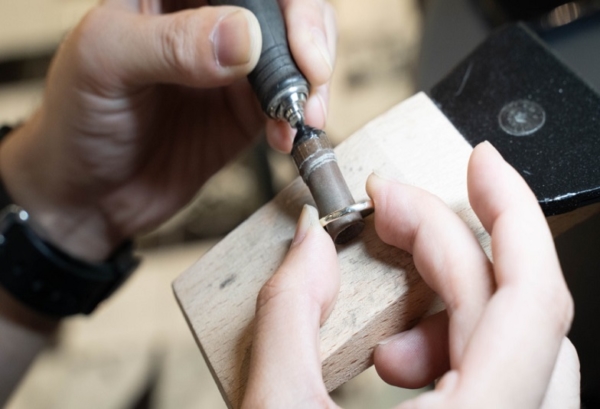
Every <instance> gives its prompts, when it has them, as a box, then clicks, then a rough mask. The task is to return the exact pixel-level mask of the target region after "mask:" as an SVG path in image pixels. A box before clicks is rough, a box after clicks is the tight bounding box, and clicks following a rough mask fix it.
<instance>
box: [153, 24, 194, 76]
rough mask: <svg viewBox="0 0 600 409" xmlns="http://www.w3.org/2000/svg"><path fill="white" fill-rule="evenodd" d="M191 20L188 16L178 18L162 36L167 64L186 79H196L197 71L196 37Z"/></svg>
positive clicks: (161, 41) (163, 51)
mask: <svg viewBox="0 0 600 409" xmlns="http://www.w3.org/2000/svg"><path fill="white" fill-rule="evenodd" d="M190 18H193V17H191V16H190V15H188V14H184V15H181V16H178V17H177V18H175V19H173V20H172V21H170V22H169V25H168V27H167V28H166V29H165V30H162V31H161V34H160V35H161V39H160V43H161V45H162V53H163V57H164V59H165V61H166V63H167V64H168V65H169V66H171V67H172V68H173V69H174V70H175V71H176V72H177V73H179V74H180V75H182V76H184V77H185V78H191V77H194V74H195V71H196V70H195V68H196V52H195V51H196V35H195V32H194V31H195V30H194V29H193V28H192V27H194V24H190V21H189V20H190Z"/></svg>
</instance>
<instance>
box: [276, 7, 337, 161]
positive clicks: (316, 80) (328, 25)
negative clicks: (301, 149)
mask: <svg viewBox="0 0 600 409" xmlns="http://www.w3.org/2000/svg"><path fill="white" fill-rule="evenodd" d="M281 4H282V7H283V8H284V11H285V14H286V16H287V15H289V16H290V17H289V19H288V22H287V23H288V24H287V25H288V37H289V39H290V47H291V48H292V54H293V55H294V59H295V60H296V62H297V64H298V65H299V68H300V69H301V71H302V72H303V73H304V75H306V77H307V79H308V80H309V82H310V83H311V84H312V87H311V88H312V89H311V94H310V96H309V98H308V101H307V102H306V106H305V108H304V114H305V115H304V116H305V121H306V123H307V124H308V125H310V126H313V127H315V128H319V129H323V128H325V124H326V120H327V112H328V104H329V83H326V82H327V81H328V80H329V78H330V77H331V72H330V70H331V67H329V64H328V63H327V64H324V65H323V64H322V62H321V63H319V58H317V62H316V63H311V58H312V59H313V60H314V58H315V55H317V56H321V52H320V51H318V50H319V48H318V47H317V46H316V45H314V44H312V45H311V44H310V42H309V44H308V45H306V40H307V38H308V34H307V33H309V31H310V30H309V31H308V32H307V31H301V29H300V27H303V26H302V21H303V20H304V22H306V20H311V18H308V17H306V18H304V19H303V18H301V17H300V16H297V15H296V14H288V12H293V11H294V10H297V9H298V8H300V9H301V11H302V12H303V13H307V14H309V15H310V16H311V17H314V20H315V22H316V24H317V25H319V27H321V29H322V30H324V33H325V37H326V42H327V50H328V51H327V53H328V55H329V56H330V57H331V58H332V61H333V59H335V53H336V46H337V23H336V17H335V10H334V9H333V7H332V6H331V4H329V3H327V2H322V1H316V2H312V3H311V2H298V1H297V0H292V1H290V0H286V1H281ZM319 13H321V15H320V19H321V20H322V21H317V20H319ZM292 16H293V17H292ZM315 16H316V17H315ZM320 23H322V24H320ZM298 24H300V26H299V25H298ZM304 27H306V26H305V25H304ZM294 40H297V42H298V44H296V45H295V46H294V44H293V41H294ZM303 41H304V42H303ZM307 47H308V48H307ZM315 47H316V48H315ZM307 49H310V50H312V52H313V53H314V52H317V54H312V56H311V54H310V52H309V53H307ZM328 58H329V57H328ZM332 64H333V62H332ZM319 67H320V68H319ZM323 67H325V69H323ZM314 70H317V73H316V74H315V73H314V72H313V71H314ZM295 133H296V132H295V130H292V129H291V128H290V126H289V125H288V124H286V123H283V122H276V121H269V123H267V130H266V134H267V141H268V142H269V144H270V145H271V147H273V148H274V149H276V150H277V151H279V152H283V153H289V152H290V151H291V150H292V142H293V140H294V135H295Z"/></svg>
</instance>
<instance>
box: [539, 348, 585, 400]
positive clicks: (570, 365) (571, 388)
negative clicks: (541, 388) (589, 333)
mask: <svg viewBox="0 0 600 409" xmlns="http://www.w3.org/2000/svg"><path fill="white" fill-rule="evenodd" d="M579 385H580V373H579V358H578V356H577V351H576V350H575V347H574V346H573V344H572V343H571V341H569V339H568V338H566V337H565V338H563V341H562V344H561V346H560V351H559V352H558V359H557V360H556V365H555V366H554V370H553V371H552V377H551V378H550V385H549V386H548V391H547V392H546V396H545V397H544V403H543V405H542V407H541V409H579V407H580V404H581V399H580V387H579Z"/></svg>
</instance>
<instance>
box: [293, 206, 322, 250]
mask: <svg viewBox="0 0 600 409" xmlns="http://www.w3.org/2000/svg"><path fill="white" fill-rule="evenodd" d="M318 223H319V212H318V211H317V209H315V208H314V207H312V206H310V205H304V207H303V208H302V213H300V219H298V225H297V226H296V234H295V235H294V240H292V247H294V246H297V245H298V244H300V243H302V241H303V240H304V238H305V237H306V234H307V233H308V229H310V228H311V227H312V226H314V225H316V224H318Z"/></svg>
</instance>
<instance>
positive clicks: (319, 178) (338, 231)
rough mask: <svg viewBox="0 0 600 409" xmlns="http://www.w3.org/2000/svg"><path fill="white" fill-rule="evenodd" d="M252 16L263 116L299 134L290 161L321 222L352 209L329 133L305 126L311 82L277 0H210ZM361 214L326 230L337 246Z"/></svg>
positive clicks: (353, 232)
mask: <svg viewBox="0 0 600 409" xmlns="http://www.w3.org/2000/svg"><path fill="white" fill-rule="evenodd" d="M210 3H211V4H214V5H233V6H239V7H244V8H247V9H249V10H250V11H252V12H253V13H254V15H255V16H256V18H257V19H258V22H259V23H260V28H261V32H262V37H263V43H262V50H261V54H260V59H259V61H258V64H257V66H256V68H255V69H254V70H253V71H252V72H251V73H250V75H249V76H248V79H249V81H250V83H251V84H252V87H253V88H254V92H255V93H256V95H257V96H258V99H259V101H260V103H261V106H262V108H263V110H264V111H265V113H266V114H267V115H269V116H270V117H271V118H274V119H280V120H285V121H287V122H288V123H289V124H290V125H291V126H292V127H295V128H297V129H298V133H297V135H296V138H295V140H294V148H293V150H292V156H293V158H294V161H295V163H296V166H297V167H298V171H299V172H300V175H301V176H302V178H303V179H304V181H305V182H306V184H307V186H308V188H309V189H310V192H311V194H312V196H313V198H314V200H315V203H316V204H317V208H318V209H319V213H320V215H321V217H324V216H327V215H328V214H330V213H333V212H335V211H338V210H341V209H344V208H346V207H348V206H350V205H352V204H354V199H353V198H352V194H351V193H350V190H349V189H348V186H347V185H346V182H345V180H344V177H343V176H342V173H341V171H340V168H339V166H338V165H337V160H336V158H335V154H334V153H333V150H332V149H331V145H330V144H329V141H328V140H327V136H326V135H325V132H323V131H321V130H318V129H314V128H311V127H308V126H305V125H304V104H305V102H306V99H307V98H308V82H307V81H306V79H305V78H304V76H303V75H302V73H300V71H299V70H298V67H297V66H296V63H295V62H294V59H293V58H292V55H291V53H290V49H289V45H288V42H287V33H286V30H285V23H284V21H283V16H282V14H281V9H280V8H279V4H278V2H277V0H211V1H210ZM363 227H364V221H363V220H362V216H361V215H360V213H356V212H355V213H351V214H348V215H346V216H343V217H341V218H339V219H337V220H335V221H333V222H331V223H330V224H328V225H327V227H326V229H327V231H328V232H329V234H330V236H331V237H332V238H333V241H334V242H335V243H338V244H341V243H345V242H347V241H349V240H351V239H353V238H354V237H356V236H357V235H358V234H359V233H360V232H361V231H362V229H363Z"/></svg>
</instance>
